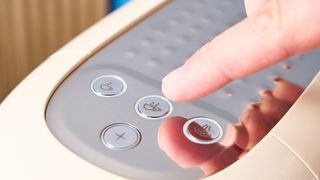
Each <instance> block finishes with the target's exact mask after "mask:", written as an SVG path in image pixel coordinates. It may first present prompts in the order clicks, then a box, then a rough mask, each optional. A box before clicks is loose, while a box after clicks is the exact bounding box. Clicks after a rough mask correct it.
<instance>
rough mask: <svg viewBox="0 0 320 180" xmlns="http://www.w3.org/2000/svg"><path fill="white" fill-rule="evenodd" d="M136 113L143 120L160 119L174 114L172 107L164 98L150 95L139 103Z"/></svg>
mask: <svg viewBox="0 0 320 180" xmlns="http://www.w3.org/2000/svg"><path fill="white" fill-rule="evenodd" d="M136 111H137V113H138V114H139V115H140V116H141V117H143V118H146V119H160V118H164V117H167V116H168V115H169V114H170V113H171V112H172V105H171V103H170V102H169V101H168V100H167V99H166V98H164V97H162V96H157V95H150V96H145V97H142V98H141V99H139V100H138V101H137V103H136Z"/></svg>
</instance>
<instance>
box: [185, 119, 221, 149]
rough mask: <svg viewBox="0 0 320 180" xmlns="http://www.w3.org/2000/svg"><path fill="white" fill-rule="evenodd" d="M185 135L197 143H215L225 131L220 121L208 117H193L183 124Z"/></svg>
mask: <svg viewBox="0 0 320 180" xmlns="http://www.w3.org/2000/svg"><path fill="white" fill-rule="evenodd" d="M183 133H184V135H185V136H186V137H187V138H188V139H189V140H190V141H192V142H194V143H197V144H213V143H215V142H217V141H219V140H220V139H221V137H222V135H223V131H222V128H221V126H220V125H219V123H218V122H216V121H215V120H213V119H209V118H206V117H197V118H192V119H190V120H189V121H187V122H186V123H185V124H184V126H183Z"/></svg>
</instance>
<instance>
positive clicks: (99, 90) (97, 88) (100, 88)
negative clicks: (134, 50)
mask: <svg viewBox="0 0 320 180" xmlns="http://www.w3.org/2000/svg"><path fill="white" fill-rule="evenodd" d="M91 89H92V91H93V92H94V93H95V94H96V95H97V96H101V97H113V96H119V95H121V94H123V93H124V92H125V91H126V89H127V85H126V83H125V82H124V80H123V79H122V78H120V77H118V76H114V75H104V76H100V77H98V78H96V79H95V80H93V82H92V83H91Z"/></svg>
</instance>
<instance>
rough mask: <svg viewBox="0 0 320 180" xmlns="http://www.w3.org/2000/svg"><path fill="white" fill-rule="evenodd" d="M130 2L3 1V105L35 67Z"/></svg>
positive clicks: (0, 90) (0, 26)
mask: <svg viewBox="0 0 320 180" xmlns="http://www.w3.org/2000/svg"><path fill="white" fill-rule="evenodd" d="M128 1H129V0H0V32H1V33H0V102H1V101H2V100H3V99H4V98H5V97H6V96H7V95H8V94H9V92H10V91H11V90H12V89H13V88H14V87H15V86H16V85H17V84H18V83H19V82H20V81H21V80H22V79H23V78H24V77H25V76H27V75H28V74H29V73H30V72H31V71H32V70H33V69H34V68H35V67H37V66H38V65H39V64H40V63H41V62H42V61H43V60H45V59H46V58H47V57H48V56H49V55H50V54H52V53H54V52H55V51H56V50H58V49H59V48H60V47H62V46H63V45H64V44H65V43H67V42H68V41H70V40H71V39H72V38H73V37H75V36H76V35H78V34H79V33H80V32H82V31H83V30H85V29H86V28H88V27H89V26H91V25H92V24H94V23H95V22H97V21H98V20H99V19H101V18H103V17H104V16H105V15H107V14H108V13H110V12H111V11H114V10H116V9H117V8H119V7H120V6H122V5H123V4H125V3H126V2H128Z"/></svg>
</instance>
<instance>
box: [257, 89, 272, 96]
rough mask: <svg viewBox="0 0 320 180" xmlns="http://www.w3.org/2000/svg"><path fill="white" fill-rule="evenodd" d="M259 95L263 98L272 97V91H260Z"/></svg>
mask: <svg viewBox="0 0 320 180" xmlns="http://www.w3.org/2000/svg"><path fill="white" fill-rule="evenodd" d="M259 94H260V95H261V96H263V95H271V94H272V91H270V90H261V91H259Z"/></svg>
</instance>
